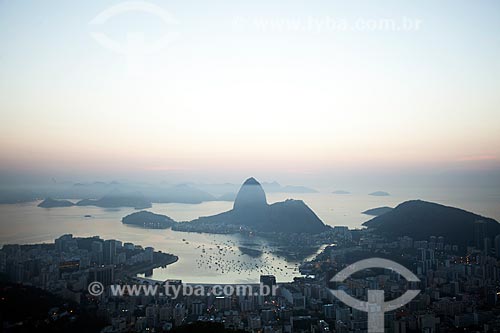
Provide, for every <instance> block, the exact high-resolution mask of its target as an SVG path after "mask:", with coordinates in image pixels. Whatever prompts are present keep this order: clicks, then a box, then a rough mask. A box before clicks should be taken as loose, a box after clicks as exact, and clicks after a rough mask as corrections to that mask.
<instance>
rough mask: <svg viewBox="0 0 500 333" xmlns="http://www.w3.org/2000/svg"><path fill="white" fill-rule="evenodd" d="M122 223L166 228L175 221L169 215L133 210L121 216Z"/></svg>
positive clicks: (151, 227) (150, 227)
mask: <svg viewBox="0 0 500 333" xmlns="http://www.w3.org/2000/svg"><path fill="white" fill-rule="evenodd" d="M122 223H123V224H132V225H136V226H139V227H143V228H148V229H167V228H170V227H172V225H173V224H174V223H175V221H174V220H172V219H171V218H170V217H168V216H165V215H160V214H155V213H151V212H148V211H140V212H135V213H132V214H130V215H127V216H125V217H124V218H122Z"/></svg>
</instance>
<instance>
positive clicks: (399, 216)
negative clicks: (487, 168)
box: [363, 200, 500, 247]
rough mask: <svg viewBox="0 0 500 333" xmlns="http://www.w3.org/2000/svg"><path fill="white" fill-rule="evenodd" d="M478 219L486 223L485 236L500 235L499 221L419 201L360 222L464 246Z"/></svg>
mask: <svg viewBox="0 0 500 333" xmlns="http://www.w3.org/2000/svg"><path fill="white" fill-rule="evenodd" d="M478 220H483V221H484V222H485V223H486V235H488V236H490V237H495V235H497V234H500V224H499V223H498V222H497V221H495V220H493V219H491V218H487V217H483V216H480V215H477V214H474V213H471V212H468V211H465V210H462V209H459V208H454V207H448V206H443V205H440V204H437V203H432V202H426V201H421V200H412V201H406V202H403V203H402V204H400V205H398V206H397V207H396V208H394V209H393V210H392V211H390V212H387V213H385V214H383V215H381V216H377V217H375V218H373V219H371V220H370V221H368V222H365V223H364V224H363V225H364V226H366V227H368V228H372V229H374V231H375V232H377V233H381V234H385V235H388V236H393V237H398V236H410V237H412V238H413V239H415V240H428V239H429V237H430V236H443V237H445V239H446V241H447V242H449V243H452V244H457V245H459V246H461V247H465V246H467V245H471V244H472V242H473V237H474V222H475V221H478Z"/></svg>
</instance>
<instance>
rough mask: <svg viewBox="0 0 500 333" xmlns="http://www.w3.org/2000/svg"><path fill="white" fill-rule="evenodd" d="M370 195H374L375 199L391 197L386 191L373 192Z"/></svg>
mask: <svg viewBox="0 0 500 333" xmlns="http://www.w3.org/2000/svg"><path fill="white" fill-rule="evenodd" d="M369 195H372V196H374V197H387V196H389V195H390V194H389V193H387V192H384V191H376V192H372V193H370V194H369Z"/></svg>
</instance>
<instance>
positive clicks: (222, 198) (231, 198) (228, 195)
mask: <svg viewBox="0 0 500 333" xmlns="http://www.w3.org/2000/svg"><path fill="white" fill-rule="evenodd" d="M234 199H236V193H233V192H229V193H224V194H223V195H221V196H219V197H217V201H234Z"/></svg>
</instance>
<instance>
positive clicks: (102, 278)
mask: <svg viewBox="0 0 500 333" xmlns="http://www.w3.org/2000/svg"><path fill="white" fill-rule="evenodd" d="M88 280H89V281H90V282H92V281H98V282H101V283H102V284H103V285H105V286H107V285H110V284H112V283H113V280H114V267H113V266H112V265H108V266H99V267H92V268H91V269H89V279H88Z"/></svg>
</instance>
